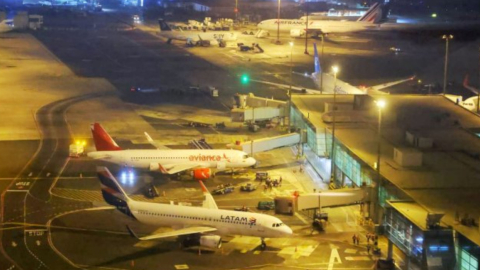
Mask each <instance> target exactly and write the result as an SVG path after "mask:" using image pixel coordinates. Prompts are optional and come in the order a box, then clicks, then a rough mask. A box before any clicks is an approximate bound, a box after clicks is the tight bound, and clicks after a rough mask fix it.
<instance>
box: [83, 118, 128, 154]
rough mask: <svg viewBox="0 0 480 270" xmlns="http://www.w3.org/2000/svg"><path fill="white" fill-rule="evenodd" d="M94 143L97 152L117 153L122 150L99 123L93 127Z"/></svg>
mask: <svg viewBox="0 0 480 270" xmlns="http://www.w3.org/2000/svg"><path fill="white" fill-rule="evenodd" d="M91 129H92V136H93V141H94V142H95V148H96V149H97V151H117V150H122V148H120V146H118V144H117V143H116V142H115V141H114V140H113V139H112V137H110V135H108V133H107V132H106V131H105V129H103V127H102V126H101V125H100V124H99V123H94V124H92V125H91Z"/></svg>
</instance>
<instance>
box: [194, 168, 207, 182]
mask: <svg viewBox="0 0 480 270" xmlns="http://www.w3.org/2000/svg"><path fill="white" fill-rule="evenodd" d="M192 174H193V178H194V179H196V180H203V179H208V178H210V176H211V175H212V170H210V169H209V168H200V169H195V170H193V171H192Z"/></svg>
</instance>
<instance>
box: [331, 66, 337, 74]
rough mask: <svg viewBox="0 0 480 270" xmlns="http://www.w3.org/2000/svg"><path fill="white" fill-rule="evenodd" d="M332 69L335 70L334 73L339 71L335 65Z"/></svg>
mask: <svg viewBox="0 0 480 270" xmlns="http://www.w3.org/2000/svg"><path fill="white" fill-rule="evenodd" d="M332 71H333V73H335V74H336V73H338V66H333V67H332Z"/></svg>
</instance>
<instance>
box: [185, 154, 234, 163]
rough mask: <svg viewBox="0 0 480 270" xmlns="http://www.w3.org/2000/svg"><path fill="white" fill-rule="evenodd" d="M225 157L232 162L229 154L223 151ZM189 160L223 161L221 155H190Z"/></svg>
mask: <svg viewBox="0 0 480 270" xmlns="http://www.w3.org/2000/svg"><path fill="white" fill-rule="evenodd" d="M223 159H225V160H226V161H227V162H231V161H230V158H229V157H227V154H225V153H223ZM188 160H190V161H221V160H222V156H220V155H202V154H198V155H190V156H189V157H188Z"/></svg>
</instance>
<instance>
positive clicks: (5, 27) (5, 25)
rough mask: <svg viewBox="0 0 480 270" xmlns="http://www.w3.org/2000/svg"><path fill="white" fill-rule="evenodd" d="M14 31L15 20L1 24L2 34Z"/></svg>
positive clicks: (0, 30) (4, 21)
mask: <svg viewBox="0 0 480 270" xmlns="http://www.w3.org/2000/svg"><path fill="white" fill-rule="evenodd" d="M12 30H13V20H12V19H7V20H3V21H1V22H0V33H2V32H9V31H12Z"/></svg>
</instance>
